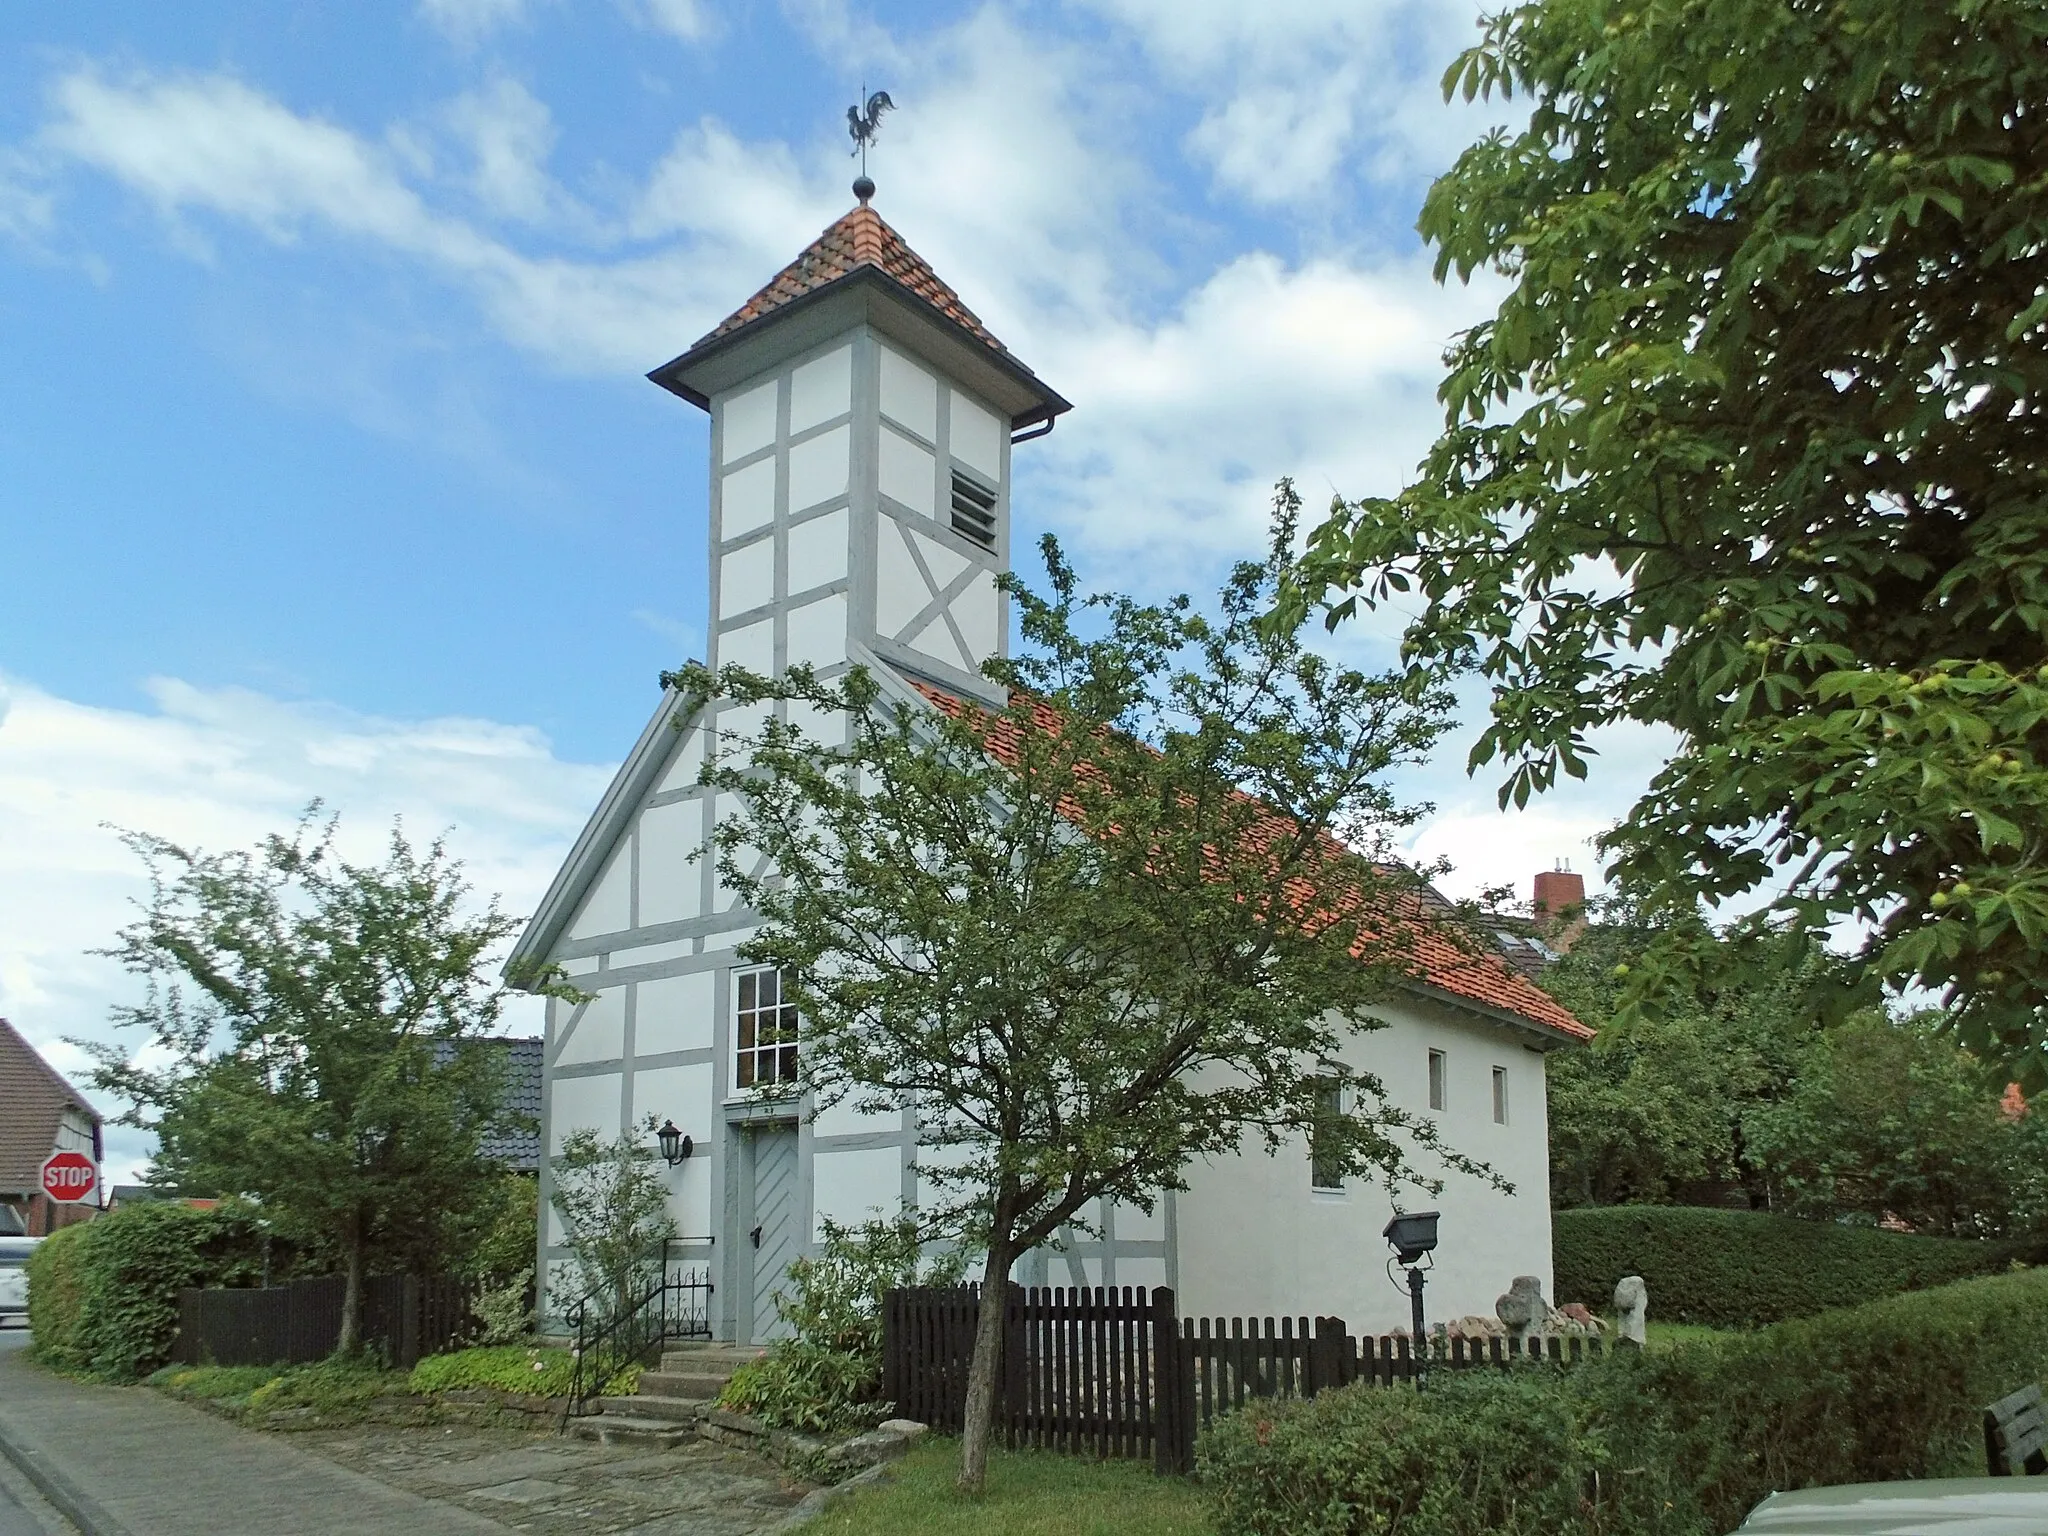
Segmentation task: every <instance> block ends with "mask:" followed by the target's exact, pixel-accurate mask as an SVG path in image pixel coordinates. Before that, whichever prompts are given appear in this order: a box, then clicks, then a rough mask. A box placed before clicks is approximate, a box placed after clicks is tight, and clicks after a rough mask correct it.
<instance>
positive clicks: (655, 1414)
mask: <svg viewBox="0 0 2048 1536" xmlns="http://www.w3.org/2000/svg"><path fill="white" fill-rule="evenodd" d="M597 1406H598V1409H599V1411H601V1412H603V1413H608V1414H618V1415H620V1416H622V1417H624V1418H641V1419H660V1420H661V1421H662V1422H663V1423H667V1424H695V1423H696V1422H697V1421H698V1420H699V1419H701V1418H703V1417H704V1414H705V1411H706V1405H705V1404H704V1403H702V1402H700V1401H697V1400H695V1399H692V1398H687V1397H652V1396H649V1397H600V1398H599V1399H598V1400H597Z"/></svg>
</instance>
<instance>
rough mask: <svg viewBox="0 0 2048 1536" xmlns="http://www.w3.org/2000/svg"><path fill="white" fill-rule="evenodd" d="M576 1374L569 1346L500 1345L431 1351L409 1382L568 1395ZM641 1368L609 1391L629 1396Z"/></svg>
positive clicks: (422, 1386) (432, 1388) (436, 1388)
mask: <svg viewBox="0 0 2048 1536" xmlns="http://www.w3.org/2000/svg"><path fill="white" fill-rule="evenodd" d="M575 1373H576V1357H575V1356H574V1355H572V1354H571V1353H570V1352H569V1351H568V1350H566V1349H534V1348H530V1347H521V1346H519V1345H495V1346H489V1347H485V1348H478V1349H457V1350H451V1351H450V1352H449V1353H447V1354H445V1355H429V1356H428V1357H427V1358H426V1359H424V1360H422V1361H421V1362H420V1363H419V1364H418V1365H416V1366H414V1367H413V1368H412V1375H411V1376H410V1377H408V1378H407V1385H408V1386H409V1387H410V1389H411V1390H412V1391H414V1392H453V1391H459V1390H463V1389H474V1388H478V1387H490V1388H495V1389H496V1390H497V1391H500V1392H524V1393H526V1394H527V1395H528V1396H531V1397H567V1396H568V1395H569V1386H570V1382H571V1380H572V1379H573V1377H574V1376H575ZM639 1386H640V1367H639V1366H637V1365H629V1366H627V1367H625V1368H624V1369H623V1370H621V1371H620V1372H619V1374H618V1375H616V1376H614V1377H613V1378H612V1379H611V1381H610V1382H609V1383H607V1384H606V1388H605V1390H606V1391H607V1392H611V1393H615V1394H619V1395H625V1394H627V1393H631V1392H635V1391H637V1390H639Z"/></svg>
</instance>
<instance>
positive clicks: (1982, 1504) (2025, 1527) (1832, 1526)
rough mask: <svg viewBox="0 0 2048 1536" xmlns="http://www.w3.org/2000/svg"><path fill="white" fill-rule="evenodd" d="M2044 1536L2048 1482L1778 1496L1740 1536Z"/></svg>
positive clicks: (1964, 1480) (1856, 1488) (1952, 1483)
mask: <svg viewBox="0 0 2048 1536" xmlns="http://www.w3.org/2000/svg"><path fill="white" fill-rule="evenodd" d="M1762 1532H1769V1533H1772V1536H1777V1533H1780V1532H1782V1533H1784V1536H1792V1533H1794V1532H1797V1533H1798V1536H1936V1533H1939V1536H2042V1533H2044V1532H2048V1477H1944V1478H1929V1479H1928V1480H1927V1481H1925V1482H1918V1483H1909V1482H1901V1483H1851V1484H1847V1485H1844V1486H1842V1487H1839V1488H1802V1489H1801V1490H1800V1491H1799V1492H1797V1493H1774V1494H1772V1495H1771V1496H1770V1497H1769V1498H1768V1499H1765V1500H1764V1501H1763V1503H1761V1504H1759V1505H1757V1507H1756V1508H1755V1509H1753V1510H1751V1511H1750V1514H1749V1518H1748V1519H1747V1520H1745V1521H1743V1522H1742V1529H1741V1530H1740V1531H1738V1532H1737V1533H1736V1536H1756V1533H1762Z"/></svg>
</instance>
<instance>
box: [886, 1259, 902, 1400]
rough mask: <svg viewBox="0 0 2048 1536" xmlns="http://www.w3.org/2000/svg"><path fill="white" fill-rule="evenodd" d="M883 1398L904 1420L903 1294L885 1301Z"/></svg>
mask: <svg viewBox="0 0 2048 1536" xmlns="http://www.w3.org/2000/svg"><path fill="white" fill-rule="evenodd" d="M882 1398H883V1401H885V1402H887V1403H888V1404H889V1411H890V1412H891V1413H893V1414H895V1415H896V1417H898V1418H899V1419H900V1418H903V1417H905V1414H904V1404H903V1292H902V1291H900V1290H893V1291H890V1292H889V1293H888V1294H887V1295H885V1296H884V1297H883V1298H882Z"/></svg>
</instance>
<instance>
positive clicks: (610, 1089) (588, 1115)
mask: <svg viewBox="0 0 2048 1536" xmlns="http://www.w3.org/2000/svg"><path fill="white" fill-rule="evenodd" d="M549 1094H550V1097H549V1102H548V1155H549V1156H550V1157H555V1156H559V1155H560V1153H561V1150H562V1143H563V1142H564V1141H566V1140H567V1139H568V1137H569V1135H570V1133H571V1132H572V1131H580V1130H594V1131H596V1132H597V1133H598V1134H599V1135H600V1136H606V1137H610V1136H616V1135H618V1134H619V1130H620V1126H619V1075H618V1074H617V1073H616V1072H607V1073H605V1074H603V1075H602V1076H599V1077H558V1078H555V1079H554V1080H553V1081H552V1083H551V1085H550V1088H549Z"/></svg>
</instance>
